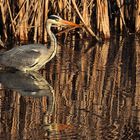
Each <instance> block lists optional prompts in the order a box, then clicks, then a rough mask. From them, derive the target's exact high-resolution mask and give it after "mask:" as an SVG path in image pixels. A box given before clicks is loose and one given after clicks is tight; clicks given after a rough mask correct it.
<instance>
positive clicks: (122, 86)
mask: <svg viewBox="0 0 140 140" xmlns="http://www.w3.org/2000/svg"><path fill="white" fill-rule="evenodd" d="M120 39H121V38H120ZM131 41H132V40H131ZM131 41H130V39H129V40H128V41H127V40H122V41H120V40H117V39H114V40H113V41H112V42H111V43H110V44H109V43H108V42H107V43H105V44H104V45H103V46H99V45H96V47H95V48H92V47H91V46H90V45H89V44H88V43H87V42H85V43H83V48H82V49H81V52H75V51H74V50H72V49H71V48H69V47H63V49H64V52H65V53H61V54H58V57H57V58H56V61H55V63H51V64H50V67H49V68H47V72H44V76H46V77H47V79H49V81H50V84H51V85H52V86H53V88H54V91H55V108H54V112H52V114H50V115H49V113H48V114H46V116H45V120H44V121H46V122H45V125H47V126H46V127H47V129H50V131H51V130H52V129H51V128H52V127H51V126H49V125H52V126H53V125H54V126H57V128H56V131H59V129H60V128H59V127H61V129H64V128H66V127H67V128H68V130H69V129H70V130H71V129H74V130H75V129H76V130H77V131H76V132H77V133H78V136H82V137H84V138H85V139H92V138H93V137H94V136H95V137H97V138H98V137H99V139H102V137H103V138H106V139H108V138H109V137H110V134H112V137H114V138H116V139H120V138H121V137H123V135H126V134H125V131H127V129H132V132H131V133H132V135H134V132H133V131H135V128H136V126H138V125H139V122H140V120H139V108H140V104H139V99H140V98H139V76H138V75H139V56H140V55H139V52H138V46H139V43H138V42H137V46H136V50H135V47H134V44H133V41H132V42H131ZM130 42H131V43H130ZM89 46H90V49H89V50H88V51H86V52H85V49H87V48H88V47H89ZM112 46H113V47H112ZM135 51H136V52H137V55H136V52H135ZM126 58H127V59H126ZM54 64H55V65H54ZM136 66H137V67H136ZM135 72H136V73H135ZM135 74H137V77H135ZM135 80H136V81H135ZM135 85H136V87H135ZM6 93H7V92H6ZM6 93H4V92H2V93H1V99H2V103H1V106H2V109H3V108H5V107H6V106H7V105H5V104H4V102H6V103H8V105H9V106H10V107H11V108H13V112H11V113H10V115H7V114H6V112H4V111H3V110H2V113H1V114H2V118H3V120H4V122H5V123H6V125H7V124H8V123H9V122H11V124H10V125H7V126H6V128H8V129H6V130H7V131H8V130H11V131H8V132H7V133H6V134H13V135H14V136H17V137H18V131H19V133H22V134H23V135H24V137H25V139H27V138H29V136H30V135H34V136H32V137H34V138H35V137H36V136H40V135H39V131H41V132H40V133H41V136H42V135H45V134H44V133H45V132H44V130H41V129H42V128H40V126H39V125H40V124H42V123H43V121H42V119H43V116H44V113H45V112H47V108H46V107H47V100H46V99H47V98H46V97H43V98H40V99H34V98H32V97H21V96H19V95H18V94H16V93H14V94H11V93H9V98H12V100H10V99H9V98H7V94H8V93H7V94H6ZM134 98H135V100H134ZM6 100H8V101H6ZM15 101H16V102H15ZM9 112H10V110H9ZM9 120H10V121H9ZM48 122H49V123H48ZM134 123H136V126H135V125H133V124H134ZM18 125H19V126H18ZM42 125H43V124H42ZM3 127H4V126H2V128H3ZM63 127H64V128H63ZM2 131H3V133H5V132H4V131H5V130H4V129H2ZM36 131H37V132H38V133H36ZM67 133H69V132H67ZM67 133H66V134H67ZM123 133H124V134H123ZM135 133H136V132H135ZM52 134H53V132H52ZM52 137H53V136H52Z"/></svg>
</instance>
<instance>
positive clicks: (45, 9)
mask: <svg viewBox="0 0 140 140" xmlns="http://www.w3.org/2000/svg"><path fill="white" fill-rule="evenodd" d="M48 6H49V0H44V9H43V11H44V19H43V22H44V24H43V29H44V41H45V42H47V31H46V20H47V18H48V12H49V9H48Z"/></svg>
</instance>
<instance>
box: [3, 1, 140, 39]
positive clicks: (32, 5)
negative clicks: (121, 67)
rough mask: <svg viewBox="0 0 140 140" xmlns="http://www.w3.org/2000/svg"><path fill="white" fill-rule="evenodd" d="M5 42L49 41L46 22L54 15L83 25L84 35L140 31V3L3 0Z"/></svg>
mask: <svg viewBox="0 0 140 140" xmlns="http://www.w3.org/2000/svg"><path fill="white" fill-rule="evenodd" d="M0 12H1V16H0V24H1V27H2V28H1V30H0V34H1V35H2V38H3V40H5V41H6V40H7V39H8V40H9V38H10V39H16V40H17V39H18V40H20V41H21V40H22V41H28V40H32V41H34V42H46V41H47V33H46V30H45V26H46V25H45V23H46V19H47V18H48V16H49V15H50V14H57V15H60V16H61V17H62V18H64V19H68V20H71V21H73V22H76V23H79V24H82V25H83V26H81V28H82V29H81V33H82V32H85V31H86V34H87V35H90V36H93V37H95V38H96V39H97V40H99V37H101V38H105V39H106V38H110V36H111V33H112V32H113V33H115V32H119V33H125V34H129V33H135V32H137V33H139V32H140V16H139V13H140V0H134V1H127V0H126V1H123V0H114V1H110V0H104V1H103V0H79V1H76V0H59V1H58V0H17V1H12V0H1V1H0Z"/></svg>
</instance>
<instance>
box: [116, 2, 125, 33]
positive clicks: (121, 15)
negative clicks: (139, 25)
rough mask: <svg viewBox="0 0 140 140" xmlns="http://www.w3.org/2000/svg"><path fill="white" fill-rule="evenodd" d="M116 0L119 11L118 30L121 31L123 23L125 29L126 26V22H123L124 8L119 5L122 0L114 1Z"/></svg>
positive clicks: (121, 3)
mask: <svg viewBox="0 0 140 140" xmlns="http://www.w3.org/2000/svg"><path fill="white" fill-rule="evenodd" d="M116 2H117V5H118V7H119V11H120V26H119V27H120V31H121V32H122V30H123V25H124V27H125V29H127V27H126V23H125V20H124V14H123V13H124V8H123V7H121V5H123V3H124V1H123V0H121V1H120V0H117V1H116Z"/></svg>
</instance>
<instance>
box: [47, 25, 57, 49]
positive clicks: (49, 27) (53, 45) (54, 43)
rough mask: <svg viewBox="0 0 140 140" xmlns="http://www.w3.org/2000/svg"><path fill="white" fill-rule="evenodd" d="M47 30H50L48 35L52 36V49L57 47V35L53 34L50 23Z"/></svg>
mask: <svg viewBox="0 0 140 140" xmlns="http://www.w3.org/2000/svg"><path fill="white" fill-rule="evenodd" d="M47 32H48V35H49V37H50V40H51V44H50V45H51V46H50V47H51V48H52V49H56V47H57V41H56V37H55V35H54V34H53V32H52V31H51V24H48V25H47Z"/></svg>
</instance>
